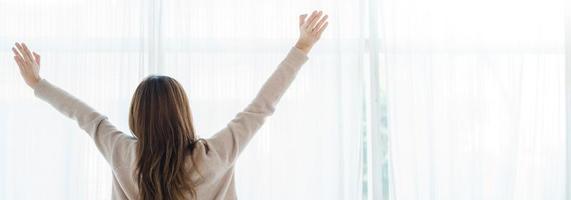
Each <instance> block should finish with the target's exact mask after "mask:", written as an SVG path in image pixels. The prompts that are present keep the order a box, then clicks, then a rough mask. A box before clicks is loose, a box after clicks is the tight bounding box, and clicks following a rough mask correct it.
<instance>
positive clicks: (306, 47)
mask: <svg viewBox="0 0 571 200" xmlns="http://www.w3.org/2000/svg"><path fill="white" fill-rule="evenodd" d="M295 48H298V49H299V50H301V51H302V52H303V53H305V54H306V55H307V54H309V51H310V50H311V45H307V44H304V43H300V42H297V43H295Z"/></svg>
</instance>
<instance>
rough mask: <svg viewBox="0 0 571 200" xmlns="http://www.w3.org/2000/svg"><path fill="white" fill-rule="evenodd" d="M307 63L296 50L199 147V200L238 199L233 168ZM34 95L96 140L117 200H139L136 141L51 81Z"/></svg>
mask: <svg viewBox="0 0 571 200" xmlns="http://www.w3.org/2000/svg"><path fill="white" fill-rule="evenodd" d="M307 59H308V58H307V56H306V55H305V54H304V53H303V52H302V51H300V50H299V49H297V48H292V49H291V50H290V52H289V54H288V55H287V57H286V58H285V59H284V60H283V61H282V62H281V63H280V65H279V66H278V68H277V69H276V71H275V72H274V73H273V74H272V75H271V77H270V78H269V79H268V80H267V81H266V83H265V84H264V85H263V87H262V89H261V90H260V91H259V93H258V95H257V96H256V98H255V99H254V100H253V101H252V102H251V103H250V104H249V105H248V106H247V107H246V108H245V109H244V110H243V111H242V112H240V113H238V114H237V115H236V117H235V118H234V119H233V120H232V121H230V122H229V123H228V125H227V126H226V127H225V128H224V129H222V130H220V131H219V132H218V133H216V134H215V135H214V136H213V137H211V138H208V139H206V140H205V142H199V143H197V144H198V145H197V146H196V147H195V150H194V152H193V154H192V156H193V157H194V159H195V160H196V161H197V162H196V163H197V164H196V166H193V163H192V162H191V159H188V160H189V162H188V168H189V170H195V169H196V168H198V169H199V172H200V173H201V175H202V176H203V177H204V179H203V180H202V181H200V182H198V185H197V186H196V188H195V190H196V192H197V195H198V199H200V200H211V199H216V200H226V199H237V196H236V187H235V183H234V163H235V162H236V159H237V158H238V156H239V155H240V152H242V150H243V149H244V148H245V147H246V145H247V144H248V142H249V141H250V139H251V138H252V137H253V136H254V134H255V133H256V131H257V130H258V129H259V128H260V127H261V126H262V124H263V123H264V120H265V119H266V117H268V116H270V115H272V113H273V112H274V109H275V106H276V104H277V103H278V101H279V100H280V98H281V96H282V95H283V94H284V92H285V91H286V90H287V88H288V87H289V85H290V84H291V82H292V81H293V80H294V78H295V76H296V74H297V72H298V71H299V69H300V68H301V66H302V65H303V64H304V63H305V62H306V61H307ZM34 93H35V95H36V96H37V97H39V98H41V99H43V100H44V101H46V102H47V103H49V104H51V105H52V106H53V107H54V108H55V109H57V110H58V111H60V112H61V113H63V114H64V115H66V116H67V117H69V118H72V119H74V120H76V121H77V123H78V124H79V126H80V127H81V128H82V129H83V130H85V131H86V132H87V133H88V134H89V136H91V137H92V138H93V140H94V141H95V145H97V148H98V149H99V151H100V152H101V153H102V154H103V156H104V157H105V159H106V160H107V162H108V163H109V165H111V167H112V169H113V191H112V199H133V200H134V199H138V197H137V196H138V186H137V182H136V179H135V176H134V174H135V173H134V172H135V169H136V158H135V155H136V154H135V147H136V143H137V138H134V137H132V136H130V135H127V134H124V133H123V132H121V131H120V130H117V128H115V126H113V124H111V122H110V121H109V120H108V119H107V117H106V116H104V115H102V114H100V113H98V112H97V111H95V110H94V109H93V108H91V107H89V106H88V105H86V104H85V103H83V102H81V101H80V100H78V99H76V98H75V97H73V96H72V95H70V94H68V93H67V92H65V91H63V90H62V89H59V88H57V87H56V86H54V85H52V84H50V83H49V82H48V81H46V80H41V81H40V82H39V83H38V84H37V85H36V86H35V87H34ZM207 149H208V151H207ZM190 180H193V181H196V180H197V177H191V178H190Z"/></svg>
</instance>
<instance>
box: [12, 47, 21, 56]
mask: <svg viewBox="0 0 571 200" xmlns="http://www.w3.org/2000/svg"><path fill="white" fill-rule="evenodd" d="M12 51H13V52H14V55H15V56H17V57H20V58H22V55H21V54H20V52H18V50H16V48H14V47H12Z"/></svg>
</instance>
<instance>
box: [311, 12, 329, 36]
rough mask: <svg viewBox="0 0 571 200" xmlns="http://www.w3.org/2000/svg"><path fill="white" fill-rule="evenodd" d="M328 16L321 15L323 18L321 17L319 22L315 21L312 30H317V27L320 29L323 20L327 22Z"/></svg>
mask: <svg viewBox="0 0 571 200" xmlns="http://www.w3.org/2000/svg"><path fill="white" fill-rule="evenodd" d="M328 17H329V16H327V15H325V16H323V18H321V20H319V22H318V23H317V25H316V26H315V28H313V31H315V32H317V31H319V29H321V27H323V24H324V23H325V22H327V18H328Z"/></svg>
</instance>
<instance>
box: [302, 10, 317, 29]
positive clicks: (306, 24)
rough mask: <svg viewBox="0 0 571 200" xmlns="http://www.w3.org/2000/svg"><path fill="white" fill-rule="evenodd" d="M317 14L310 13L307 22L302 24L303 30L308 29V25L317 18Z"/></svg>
mask: <svg viewBox="0 0 571 200" xmlns="http://www.w3.org/2000/svg"><path fill="white" fill-rule="evenodd" d="M317 13H318V12H317V11H315V10H314V11H313V12H311V15H310V16H309V18H307V21H305V24H304V27H305V28H309V27H310V26H309V25H310V24H311V22H312V21H313V20H314V19H315V18H316V17H317Z"/></svg>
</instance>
